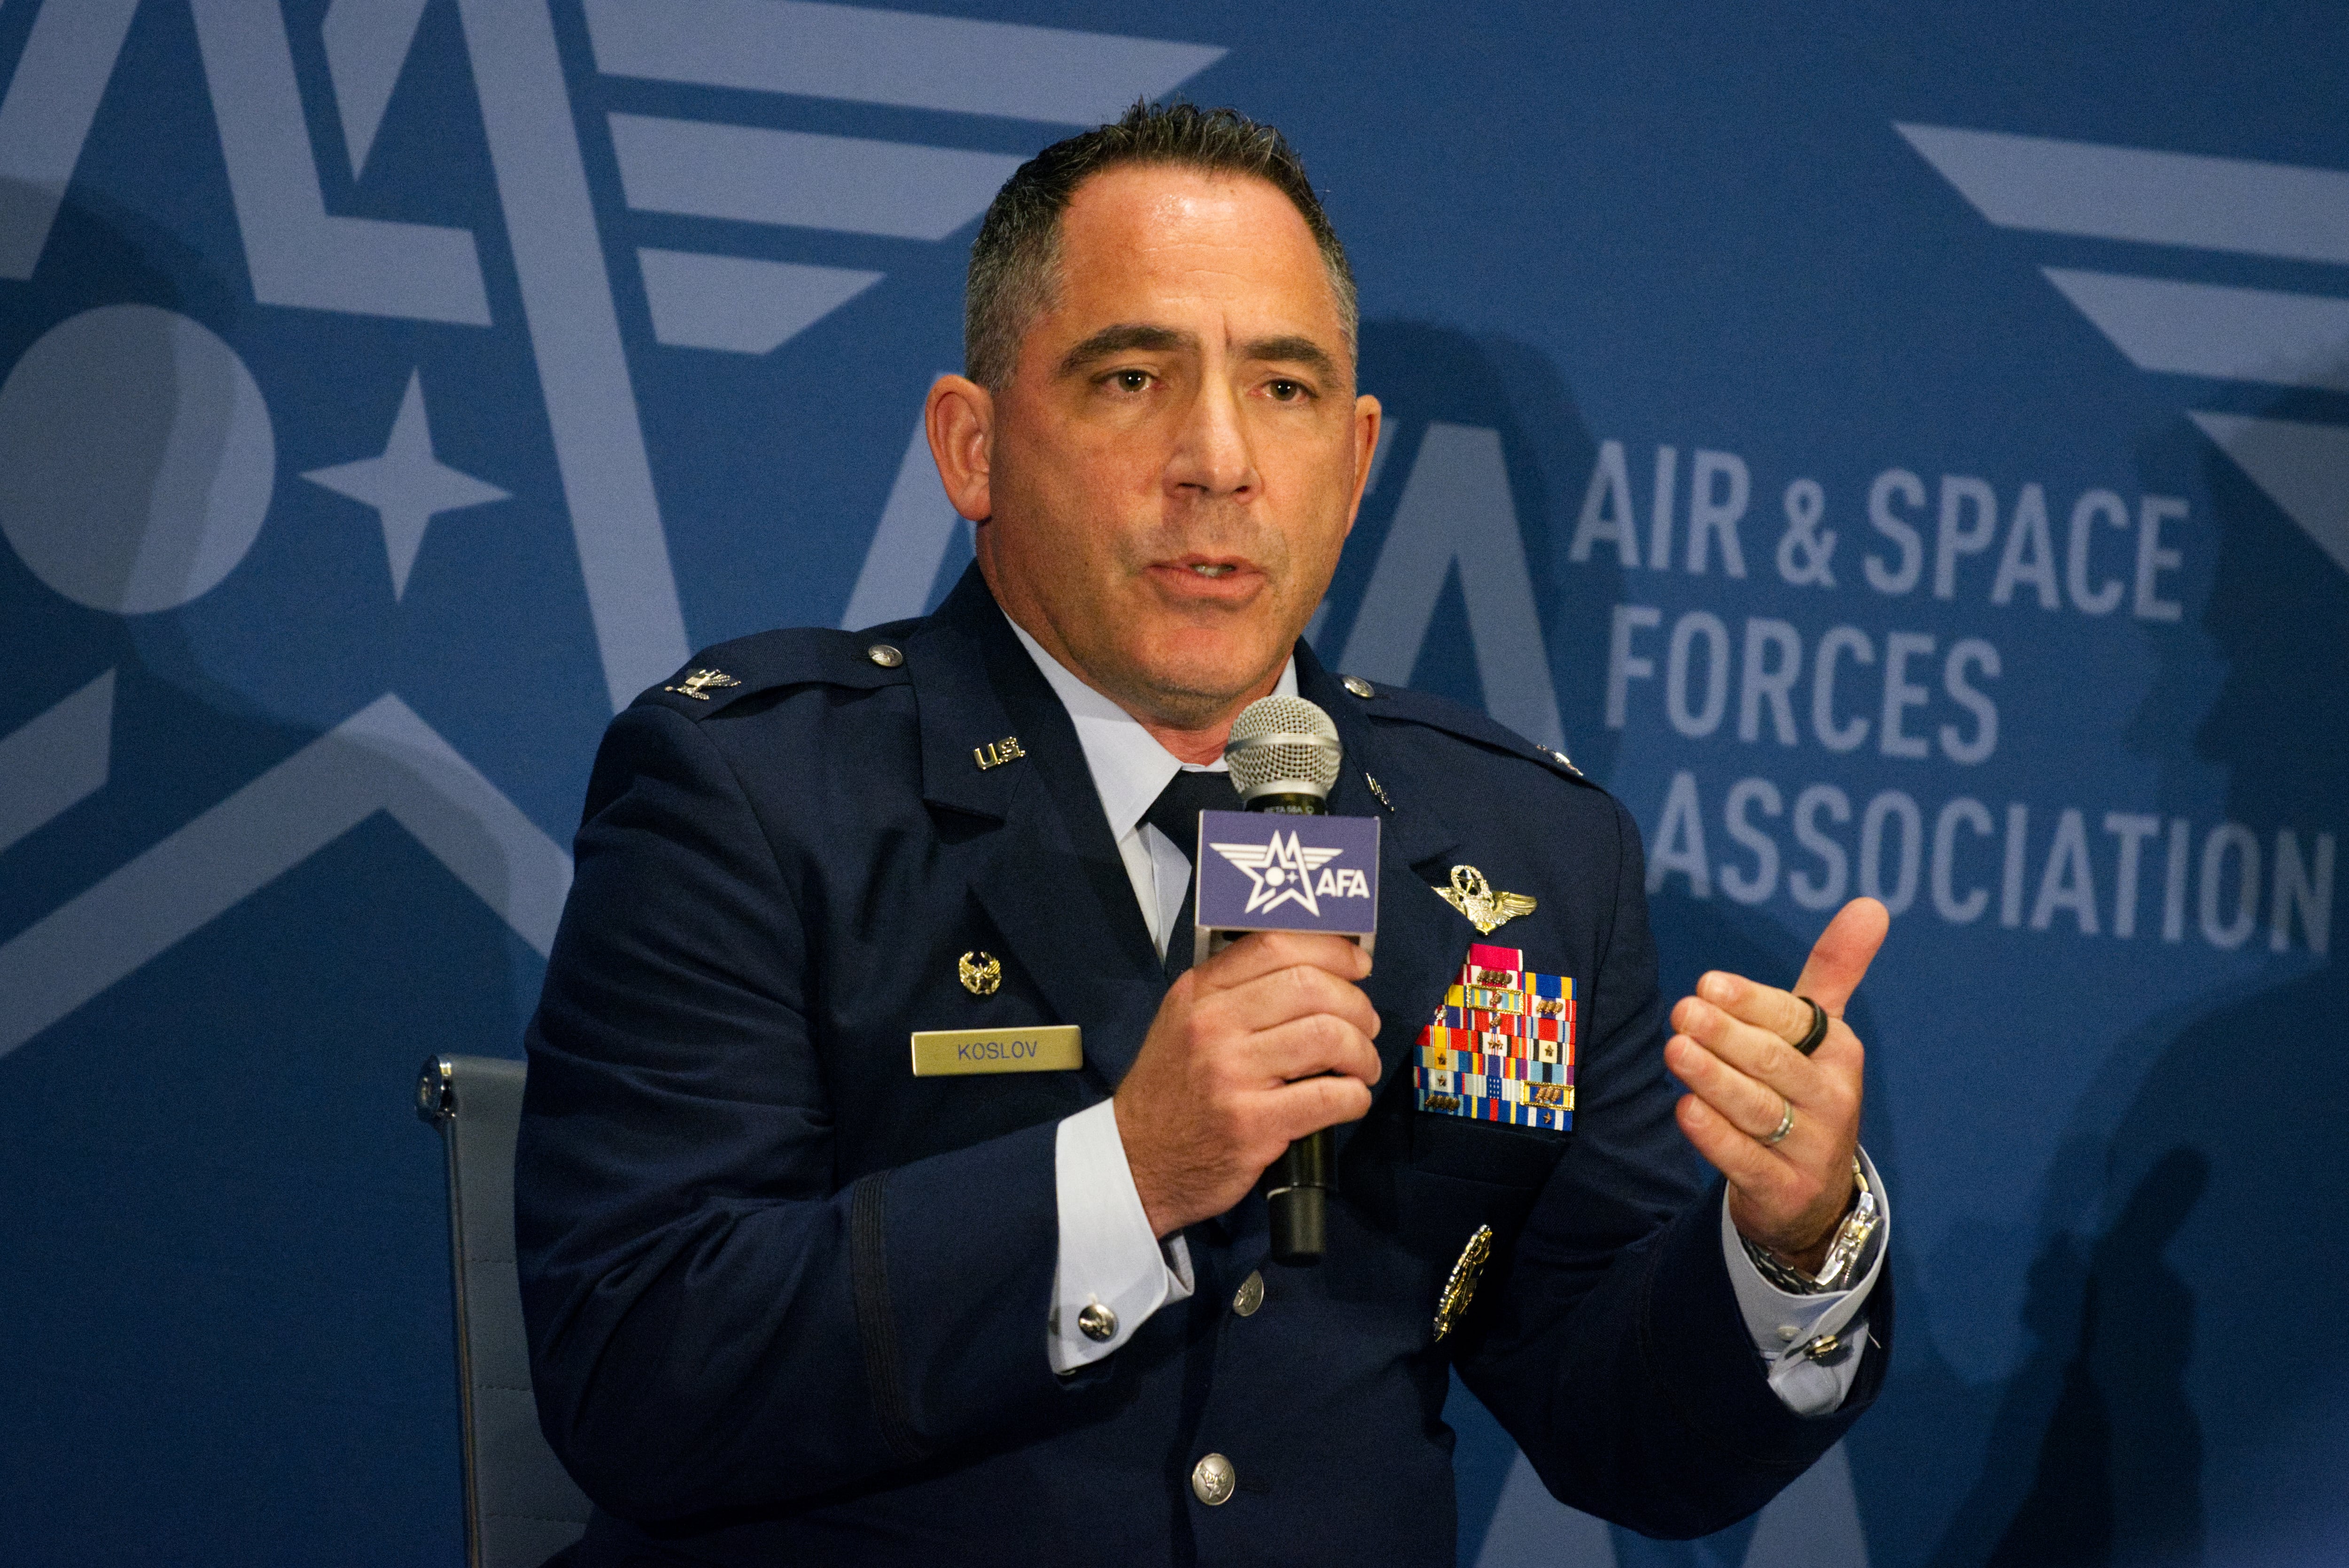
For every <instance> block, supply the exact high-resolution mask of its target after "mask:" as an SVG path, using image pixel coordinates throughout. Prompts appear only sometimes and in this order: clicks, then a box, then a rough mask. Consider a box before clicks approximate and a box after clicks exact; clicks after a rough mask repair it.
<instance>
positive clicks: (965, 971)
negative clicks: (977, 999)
mask: <svg viewBox="0 0 2349 1568" xmlns="http://www.w3.org/2000/svg"><path fill="white" fill-rule="evenodd" d="M955 973H956V974H957V975H960V976H961V977H962V988H963V989H964V990H966V991H968V992H969V993H970V994H971V995H974V996H992V995H995V988H996V987H997V986H999V985H1002V984H1003V960H1002V959H1000V958H998V957H997V956H995V954H992V953H966V954H963V955H962V956H961V957H960V958H959V959H957V960H956V961H955Z"/></svg>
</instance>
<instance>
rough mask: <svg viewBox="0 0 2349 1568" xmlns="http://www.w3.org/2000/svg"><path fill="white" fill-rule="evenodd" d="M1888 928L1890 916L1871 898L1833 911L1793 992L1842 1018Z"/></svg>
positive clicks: (1812, 945)
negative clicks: (1832, 915) (1833, 915)
mask: <svg viewBox="0 0 2349 1568" xmlns="http://www.w3.org/2000/svg"><path fill="white" fill-rule="evenodd" d="M1891 928H1892V916H1891V914H1890V913H1889V911H1887V910H1886V909H1885V907H1884V906H1883V905H1882V904H1880V903H1877V902H1876V901H1875V900H1874V899H1872V898H1856V899H1853V900H1852V901H1851V902H1850V903H1847V904H1845V905H1844V906H1843V907H1842V908H1841V909H1839V910H1837V911H1836V917H1835V918H1834V919H1833V920H1831V921H1829V922H1827V928H1826V930H1825V931H1822V932H1820V933H1819V939H1818V941H1816V942H1815V943H1813V944H1811V958H1810V962H1809V963H1807V964H1806V965H1803V974H1802V977H1801V978H1800V979H1798V980H1796V981H1795V992H1796V993H1797V994H1798V995H1805V996H1808V997H1809V998H1810V999H1811V1000H1812V1001H1814V1002H1816V1003H1817V1004H1818V1005H1819V1006H1822V1007H1825V1008H1826V1010H1827V1013H1828V1015H1829V1016H1832V1017H1837V1018H1840V1017H1842V1016H1843V1010H1844V1007H1845V1006H1846V1005H1847V1003H1849V1002H1850V1001H1851V994H1852V993H1853V992H1854V991H1857V990H1858V989H1859V982H1860V980H1861V978H1862V977H1863V976H1865V975H1867V974H1868V965H1870V964H1871V963H1873V962H1874V961H1875V959H1876V950H1877V949H1878V948H1879V947H1881V946H1883V945H1884V936H1885V933H1886V932H1888V931H1889V930H1891Z"/></svg>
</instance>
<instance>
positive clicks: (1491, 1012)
mask: <svg viewBox="0 0 2349 1568" xmlns="http://www.w3.org/2000/svg"><path fill="white" fill-rule="evenodd" d="M1574 1004H1575V996H1574V978H1573V976H1572V975H1537V974H1535V973H1534V972H1533V971H1532V970H1530V969H1527V968H1526V960H1525V953H1524V951H1523V950H1522V949H1519V948H1515V947H1488V946H1485V944H1481V943H1479V944H1475V945H1474V946H1472V947H1470V948H1469V949H1468V962H1467V963H1465V964H1464V965H1461V966H1460V977H1459V978H1458V979H1457V980H1455V981H1454V982H1453V984H1452V987H1451V989H1449V990H1448V991H1446V992H1445V993H1444V1003H1443V1006H1439V1007H1437V1008H1436V1009H1435V1017H1434V1019H1433V1022H1431V1023H1430V1024H1429V1025H1428V1026H1427V1027H1426V1028H1424V1029H1422V1030H1421V1031H1420V1035H1419V1060H1418V1062H1417V1063H1416V1064H1415V1065H1414V1066H1413V1068H1412V1086H1413V1088H1414V1089H1415V1090H1416V1091H1417V1094H1418V1099H1419V1109H1422V1110H1429V1111H1434V1112H1436V1113H1438V1114H1439V1115H1444V1116H1461V1117H1466V1118H1468V1119H1470V1120H1473V1121H1501V1122H1506V1123H1508V1124H1509V1125H1511V1126H1513V1127H1543V1128H1551V1129H1555V1130H1557V1131H1560V1132H1564V1131H1567V1130H1570V1129H1571V1128H1572V1127H1573V1126H1574V1018H1575V1006H1574Z"/></svg>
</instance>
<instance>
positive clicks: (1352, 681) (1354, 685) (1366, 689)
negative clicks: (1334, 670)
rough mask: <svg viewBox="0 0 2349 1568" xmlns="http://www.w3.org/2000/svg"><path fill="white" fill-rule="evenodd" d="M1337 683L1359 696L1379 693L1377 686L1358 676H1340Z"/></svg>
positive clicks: (1370, 695)
mask: <svg viewBox="0 0 2349 1568" xmlns="http://www.w3.org/2000/svg"><path fill="white" fill-rule="evenodd" d="M1339 684H1340V686H1344V687H1345V688H1346V689H1347V690H1348V691H1350V692H1352V693H1353V694H1354V695H1355V696H1359V697H1373V696H1378V695H1379V691H1378V687H1376V686H1372V685H1371V683H1370V682H1368V681H1366V680H1364V679H1363V678H1362V677H1361V676H1340V677H1339Z"/></svg>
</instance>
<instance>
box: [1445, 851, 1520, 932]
mask: <svg viewBox="0 0 2349 1568" xmlns="http://www.w3.org/2000/svg"><path fill="white" fill-rule="evenodd" d="M1435 894H1436V896H1437V897H1438V898H1441V899H1442V900H1443V901H1444V903H1448V904H1450V905H1451V906H1452V907H1453V908H1454V909H1456V910H1458V911H1459V912H1460V913H1463V914H1464V915H1466V916H1467V917H1468V923H1469V924H1471V925H1473V926H1475V928H1476V930H1477V932H1478V933H1479V934H1482V935H1485V936H1490V935H1491V934H1493V933H1494V932H1495V931H1497V930H1499V929H1500V928H1501V927H1502V926H1505V925H1506V924H1508V923H1509V922H1511V921H1513V920H1515V919H1516V918H1517V916H1519V915H1521V914H1531V913H1533V912H1534V909H1535V907H1536V904H1535V901H1534V900H1533V899H1532V898H1530V897H1529V896H1527V895H1526V894H1525V893H1521V892H1494V891H1493V884H1492V883H1491V882H1486V881H1485V873H1484V872H1480V871H1478V870H1477V869H1476V868H1475V866H1454V867H1453V868H1452V885H1451V886H1450V887H1440V888H1437V889H1436V890H1435Z"/></svg>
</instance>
